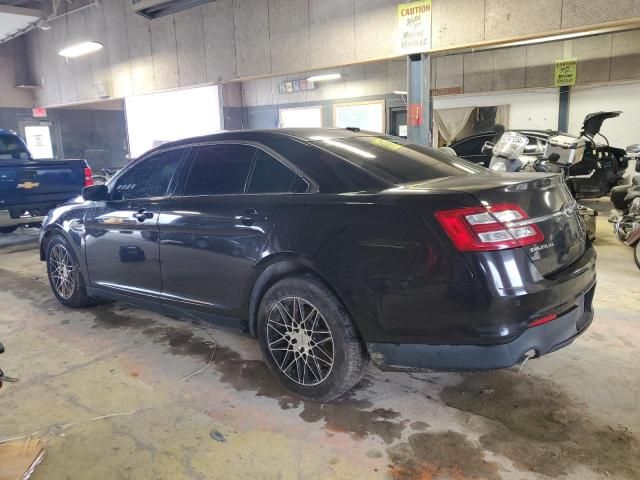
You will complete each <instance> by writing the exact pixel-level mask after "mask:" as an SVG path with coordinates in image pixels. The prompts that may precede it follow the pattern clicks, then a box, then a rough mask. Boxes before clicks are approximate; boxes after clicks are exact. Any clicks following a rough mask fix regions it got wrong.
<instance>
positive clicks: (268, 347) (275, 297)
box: [258, 275, 369, 402]
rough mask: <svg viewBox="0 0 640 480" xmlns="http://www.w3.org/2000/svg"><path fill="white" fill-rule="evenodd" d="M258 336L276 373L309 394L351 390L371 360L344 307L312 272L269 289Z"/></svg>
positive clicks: (323, 398) (318, 397) (318, 396)
mask: <svg viewBox="0 0 640 480" xmlns="http://www.w3.org/2000/svg"><path fill="white" fill-rule="evenodd" d="M258 339H259V341H260V347H261V349H262V353H263V355H264V357H265V360H266V362H267V365H268V366H269V369H270V370H271V372H272V373H273V374H274V376H275V377H276V378H277V379H278V380H279V381H280V382H281V383H282V384H283V385H284V386H285V387H286V388H287V389H288V390H290V391H292V392H294V393H295V394H297V395H299V396H301V397H303V398H305V399H308V400H314V401H320V402H327V401H330V400H333V399H335V398H337V397H339V396H340V395H342V394H344V393H346V392H348V391H349V390H351V389H352V388H353V387H354V386H355V385H356V384H357V383H358V382H359V381H360V380H361V379H362V377H363V376H364V374H365V372H366V370H367V367H368V365H369V358H368V355H367V352H366V349H365V347H364V344H363V343H362V341H361V340H360V338H359V337H358V334H357V332H356V330H355V328H354V326H353V323H352V321H351V318H350V317H349V314H348V313H347V311H346V309H345V308H344V306H343V305H342V303H341V302H340V300H339V299H338V298H337V297H336V295H335V294H334V293H333V292H332V291H331V290H330V289H329V288H328V287H327V286H326V285H325V284H324V283H322V282H321V281H320V280H318V279H317V278H315V277H313V276H311V275H306V276H296V277H291V278H287V279H284V280H281V281H279V282H278V283H276V284H275V285H273V286H272V287H271V288H270V289H269V290H268V291H267V293H266V294H265V295H264V297H263V298H262V302H261V303H260V308H259V310H258Z"/></svg>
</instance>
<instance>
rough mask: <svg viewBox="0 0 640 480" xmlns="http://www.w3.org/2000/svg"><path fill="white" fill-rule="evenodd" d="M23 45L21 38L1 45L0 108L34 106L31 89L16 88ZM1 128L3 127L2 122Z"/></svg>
mask: <svg viewBox="0 0 640 480" xmlns="http://www.w3.org/2000/svg"><path fill="white" fill-rule="evenodd" d="M23 46H24V40H21V39H17V40H14V41H12V42H7V43H3V44H2V45H0V108H1V107H13V108H20V107H29V108H31V107H32V106H33V96H32V94H31V90H27V89H24V88H16V83H17V81H18V78H17V77H18V76H19V67H18V64H17V62H18V60H19V59H20V55H21V54H22V52H23V51H24V50H23V48H22V47H23ZM0 128H3V126H2V124H0ZM7 128H8V127H7Z"/></svg>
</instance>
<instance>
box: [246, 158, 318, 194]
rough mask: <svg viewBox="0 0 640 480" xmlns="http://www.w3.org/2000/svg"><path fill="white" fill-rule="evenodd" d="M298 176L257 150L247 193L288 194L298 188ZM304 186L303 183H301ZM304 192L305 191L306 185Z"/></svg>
mask: <svg viewBox="0 0 640 480" xmlns="http://www.w3.org/2000/svg"><path fill="white" fill-rule="evenodd" d="M296 180H298V175H296V174H295V173H294V172H292V171H291V170H289V167H287V166H285V165H284V164H282V163H281V162H279V161H278V160H276V159H275V158H273V157H272V156H271V155H269V154H268V153H266V152H264V151H262V150H258V155H257V156H256V163H255V165H254V167H253V173H252V174H251V180H249V187H248V189H247V193H288V192H293V191H294V188H296V187H298V188H300V184H299V183H297V182H296ZM301 183H302V184H304V182H301ZM304 186H305V190H306V185H304Z"/></svg>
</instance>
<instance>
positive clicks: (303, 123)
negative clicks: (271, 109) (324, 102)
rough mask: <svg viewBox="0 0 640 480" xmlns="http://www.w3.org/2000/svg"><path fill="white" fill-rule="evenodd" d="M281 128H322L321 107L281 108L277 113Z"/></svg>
mask: <svg viewBox="0 0 640 480" xmlns="http://www.w3.org/2000/svg"><path fill="white" fill-rule="evenodd" d="M279 115H280V121H279V126H280V127H281V128H299V127H307V128H309V127H310V128H316V127H322V106H320V105H318V106H314V107H294V108H281V109H280V111H279Z"/></svg>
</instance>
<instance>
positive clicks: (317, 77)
mask: <svg viewBox="0 0 640 480" xmlns="http://www.w3.org/2000/svg"><path fill="white" fill-rule="evenodd" d="M339 78H342V75H341V74H339V73H327V74H326V75H314V76H313V77H309V78H307V82H326V81H327V80H338V79H339Z"/></svg>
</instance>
